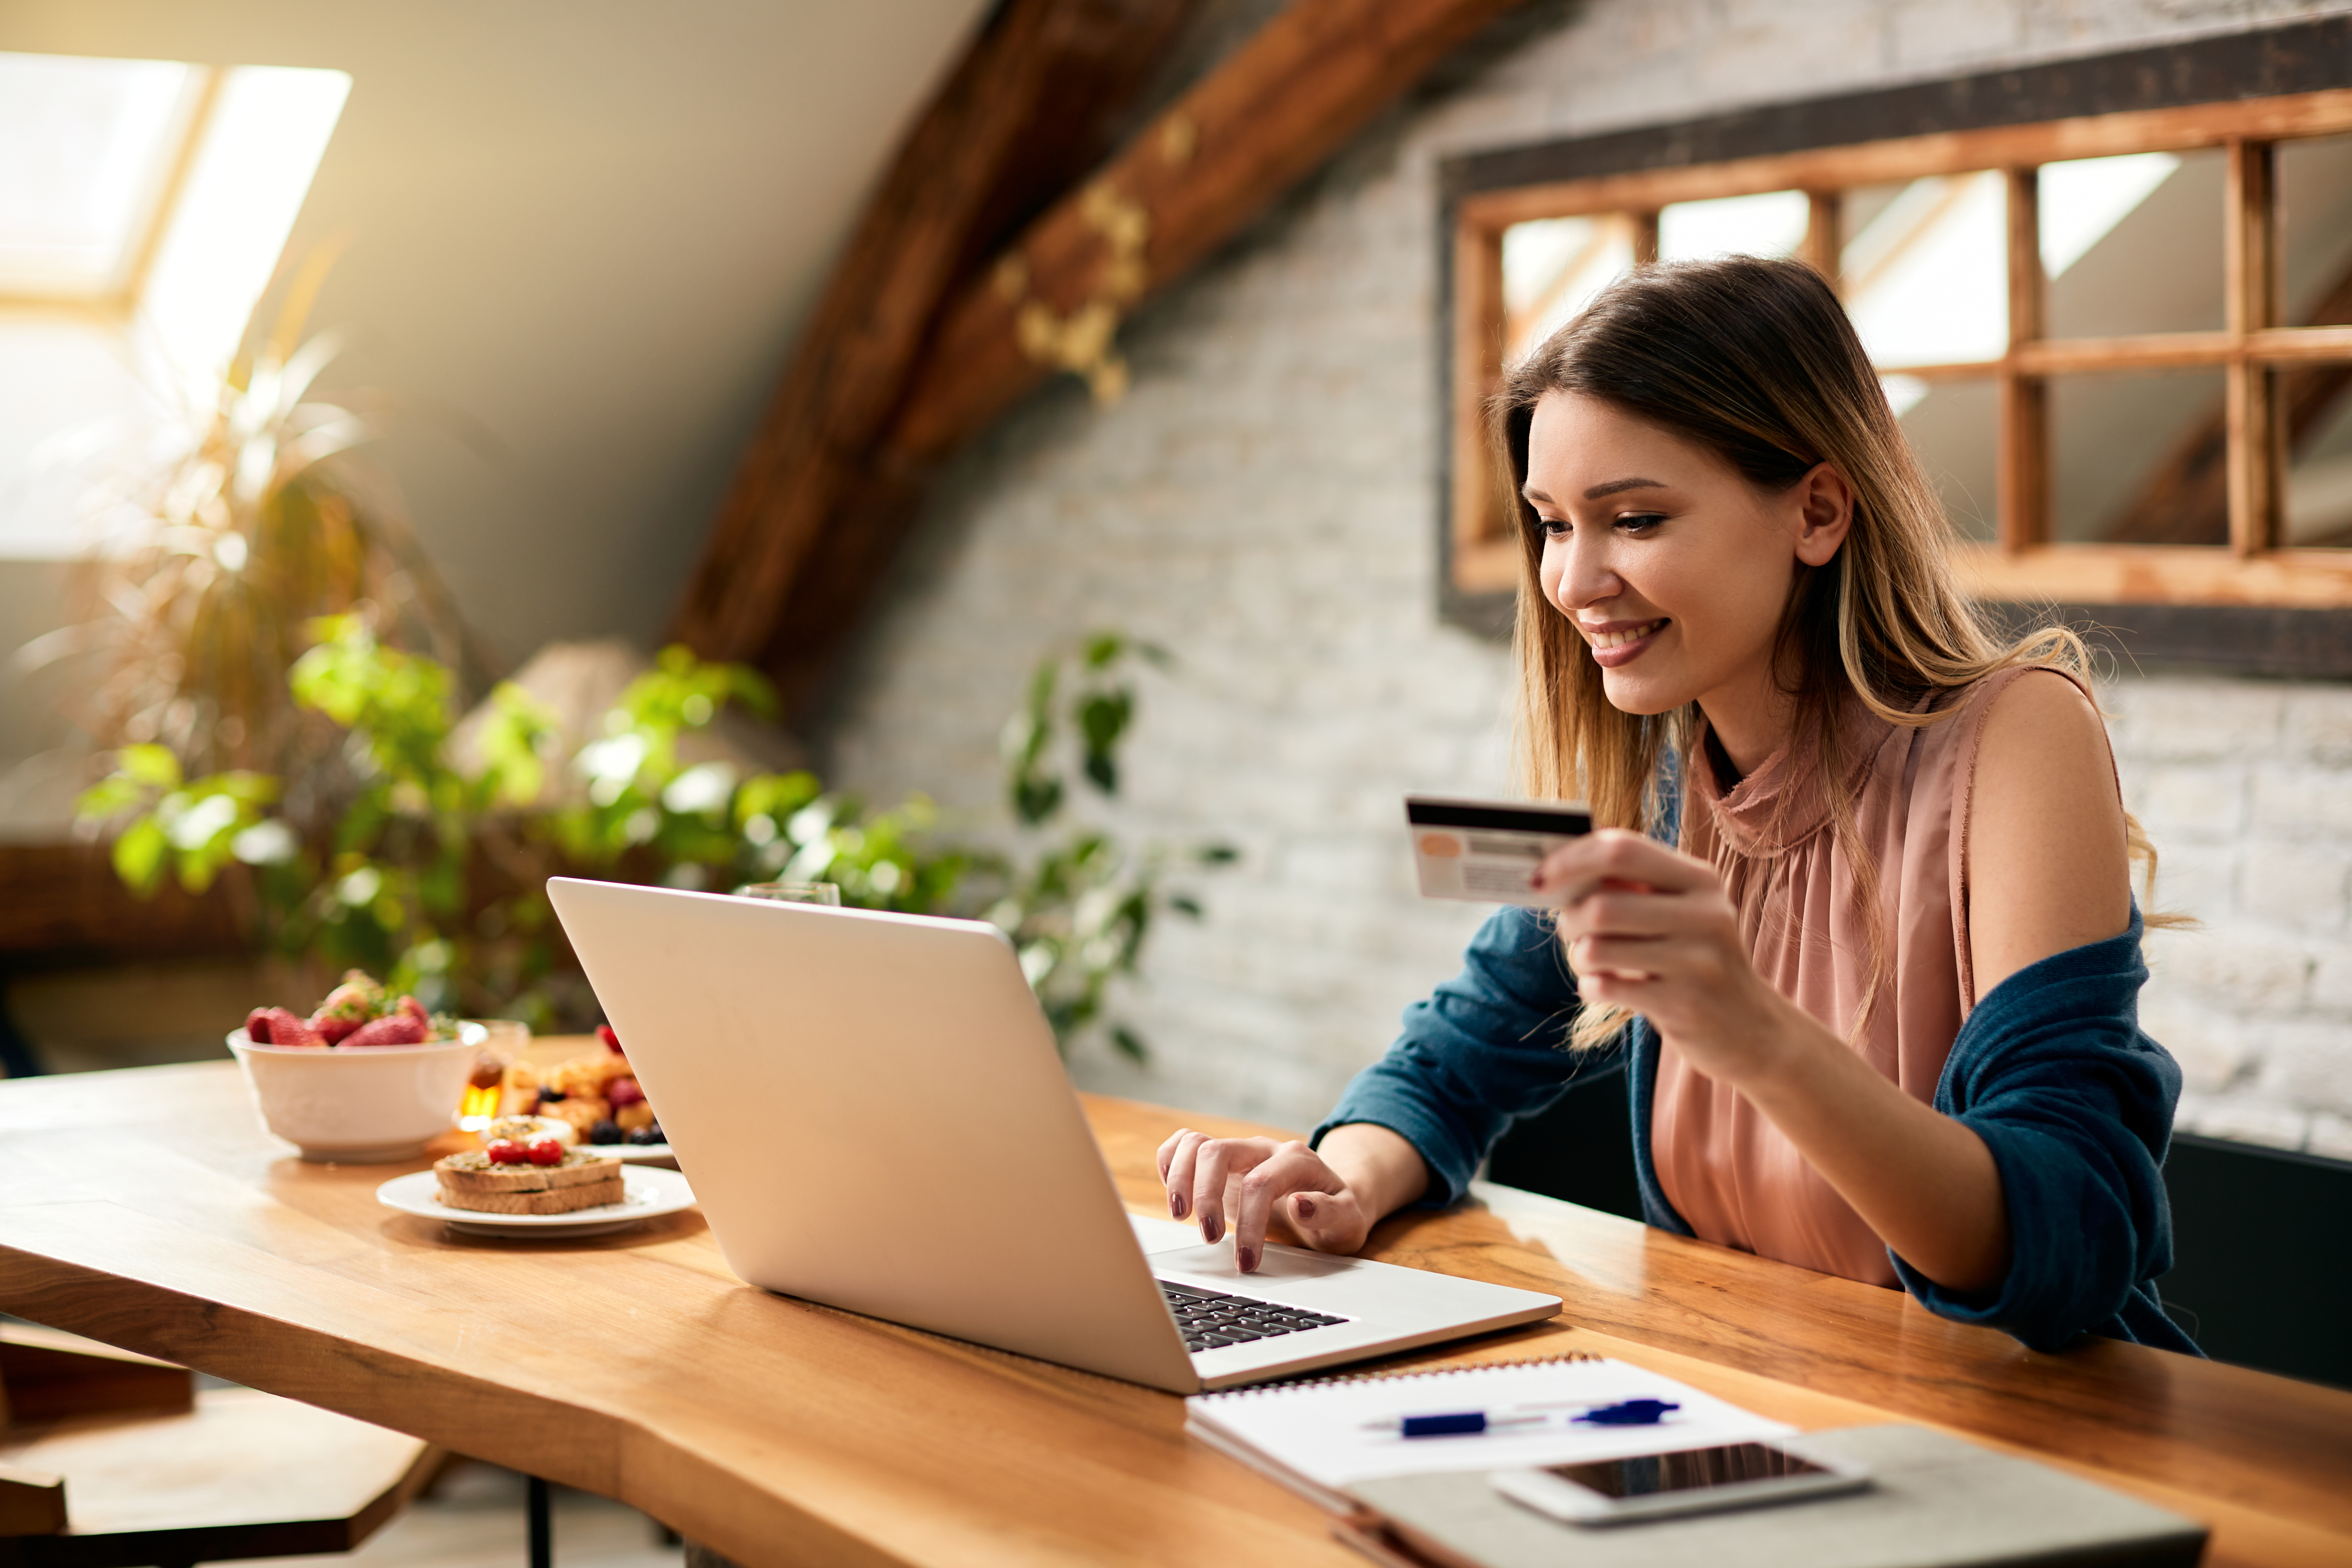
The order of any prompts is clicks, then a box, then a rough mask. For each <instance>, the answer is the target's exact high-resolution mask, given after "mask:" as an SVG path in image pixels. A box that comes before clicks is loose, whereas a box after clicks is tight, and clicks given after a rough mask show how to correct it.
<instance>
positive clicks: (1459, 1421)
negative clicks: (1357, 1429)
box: [1371, 1410, 1544, 1437]
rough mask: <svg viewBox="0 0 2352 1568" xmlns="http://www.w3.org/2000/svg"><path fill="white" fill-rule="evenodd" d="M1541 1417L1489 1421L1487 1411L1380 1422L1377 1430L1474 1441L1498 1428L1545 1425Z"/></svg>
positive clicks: (1374, 1424)
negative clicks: (1475, 1438)
mask: <svg viewBox="0 0 2352 1568" xmlns="http://www.w3.org/2000/svg"><path fill="white" fill-rule="evenodd" d="M1543 1419H1544V1418H1543V1417H1542V1416H1540V1415H1500V1416H1493V1417H1489V1416H1488V1415H1487V1414H1486V1412H1485V1411H1483V1410H1456V1411H1451V1412H1448V1413H1446V1414H1444V1415H1407V1416H1403V1417H1402V1418H1400V1419H1399V1420H1398V1421H1396V1422H1395V1423H1393V1424H1391V1423H1389V1422H1386V1421H1377V1422H1373V1423H1372V1424H1371V1427H1372V1429H1373V1430H1377V1431H1384V1432H1385V1431H1393V1432H1397V1433H1399V1434H1401V1435H1402V1436H1407V1437H1472V1436H1477V1435H1478V1434H1479V1433H1481V1432H1487V1431H1492V1430H1494V1429H1495V1428H1496V1427H1498V1426H1540V1425H1542V1423H1543Z"/></svg>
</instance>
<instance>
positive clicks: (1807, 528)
mask: <svg viewBox="0 0 2352 1568" xmlns="http://www.w3.org/2000/svg"><path fill="white" fill-rule="evenodd" d="M1792 499H1793V500H1795V501H1796V503H1797V559H1798V560H1800V561H1801V562H1803V563H1805V564H1806V565H1808V566H1826V565H1828V564H1829V563H1830V561H1831V559H1832V557H1833V556H1835V555H1836V554H1837V552H1838V547H1839V546H1840V545H1842V544H1843V543H1844V542H1845V536H1846V532H1847V531H1848V530H1849V529H1851V528H1853V485H1851V484H1849V483H1848V482H1847V481H1846V477H1845V476H1844V475H1843V474H1842V473H1840V472H1838V471H1837V469H1836V468H1833V467H1832V466H1831V465H1830V464H1827V463H1815V464H1814V465H1813V467H1812V469H1811V472H1809V473H1807V474H1806V475H1805V477H1804V478H1803V479H1799V480H1798V481H1797V485H1796V495H1795V496H1794V497H1793V498H1792Z"/></svg>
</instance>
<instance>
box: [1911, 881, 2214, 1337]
mask: <svg viewBox="0 0 2352 1568" xmlns="http://www.w3.org/2000/svg"><path fill="white" fill-rule="evenodd" d="M2138 935H2139V921H2138V918H2137V910H2135V911H2134V918H2133V921H2132V929H2131V930H2130V931H2127V932H2126V933H2125V935H2124V936H2122V937H2117V938H2114V939H2112V940H2110V941H2108V942H2095V943H2092V944H2090V945H2088V946H2085V947H2082V948H2077V949H2074V951H2072V952H2064V953H2061V954H2059V955H2057V956H2056V957H2054V958H2051V959H2045V960H2043V961H2042V963H2038V964H2034V965H2032V966H2031V967H2029V968H2027V969H2025V970H2023V971H2021V972H2020V973H2017V974H2015V975H2012V976H2011V977H2010V978H2009V979H2008V980H2005V981H2003V982H2002V983H2001V984H2000V986H1998V987H1996V988H1995V990H1994V991H1993V992H1992V993H1991V994H1990V995H1988V996H1987V997H1986V998H1985V999H1984V1001H1983V1003H1982V1004H1981V1005H1979V1007H1978V1009H1977V1014H1976V1016H1973V1017H1971V1018H1970V1019H1969V1024H1968V1026H1967V1027H1966V1028H1964V1029H1963V1030H1962V1031H1961V1036H1960V1038H1959V1039H1958V1041H1956V1042H1955V1043H1954V1045H1953V1047H1952V1055H1951V1058H1950V1060H1949V1061H1948V1064H1947V1066H1946V1068H1945V1075H1944V1080H1943V1082H1942V1084H1941V1085H1939V1087H1938V1089H1937V1110H1942V1111H1944V1112H1945V1113H1946V1114H1948V1115H1950V1116H1952V1117H1955V1118H1957V1119H1958V1121H1961V1122H1962V1123H1963V1124H1965V1125H1966V1126H1968V1127H1969V1128H1970V1129H1972V1130H1973V1131H1975V1132H1976V1134H1977V1135H1978V1136H1979V1137H1980V1138H1982V1139H1983V1140H1984V1142H1985V1147H1986V1148H1987V1149H1989V1150H1990V1152H1991V1153H1992V1158H1993V1164H1994V1166H1995V1167H1996V1168H1997V1169H1998V1170H1999V1172H2000V1184H2001V1195H2002V1198H2003V1201H2004V1203H2005V1205H2006V1207H2007V1210H2008V1218H2009V1232H2010V1263H2009V1270H2008V1273H2007V1274H2006V1276H2005V1277H2004V1278H2003V1279H2002V1280H2001V1282H2000V1285H1999V1286H1998V1287H1997V1288H1995V1289H1992V1290H1990V1291H1989V1292H1986V1293H1985V1294H1983V1295H1980V1296H1964V1295H1961V1294H1958V1293H1957V1292H1954V1291H1950V1290H1947V1289H1944V1288H1943V1287H1942V1286H1940V1285H1938V1284H1937V1283H1936V1282H1935V1281H1934V1280H1932V1279H1927V1277H1926V1276H1925V1275H1922V1274H1920V1273H1919V1272H1918V1271H1917V1270H1916V1269H1915V1268H1912V1267H1911V1266H1910V1265H1909V1264H1908V1263H1906V1262H1905V1261H1904V1260H1903V1259H1902V1258H1900V1257H1895V1258H1894V1262H1895V1271H1896V1273H1897V1274H1898V1275H1899V1276H1900V1277H1901V1278H1902V1280H1903V1284H1904V1286H1905V1288H1906V1289H1908V1290H1909V1291H1910V1292H1911V1293H1912V1295H1914V1296H1916V1298H1918V1300H1920V1301H1921V1302H1922V1303H1923V1304H1925V1305H1926V1306H1927V1307H1928V1308H1929V1309H1930V1310H1933V1311H1935V1312H1937V1314H1939V1315H1941V1316H1943V1317H1947V1318H1951V1319H1954V1320H1956V1321H1960V1322H1972V1323H1982V1324H1986V1325H1988V1326H1990V1327H1993V1328H1998V1329H2001V1330H2004V1331H2007V1332H2009V1333H2010V1334H2011V1335H2014V1336H2015V1337H2016V1338H2017V1339H2019V1340H2021V1341H2022V1342H2024V1343H2026V1344H2027V1345H2029V1346H2032V1348H2034V1349H2036V1350H2054V1349H2056V1348H2057V1347H2058V1346H2060V1345H2063V1344H2064V1343H2065V1342H2067V1341H2068V1340H2070V1339H2072V1338H2073V1337H2074V1335H2075V1334H2076V1333H2079V1332H2081V1331H2084V1330H2092V1331H2105V1332H2114V1331H2115V1330H2114V1328H2113V1326H2112V1324H2113V1322H2114V1321H2116V1320H2118V1319H2120V1320H2121V1321H2123V1322H2124V1323H2125V1325H2126V1328H2129V1327H2130V1326H2131V1325H2132V1324H2133V1323H2134V1322H2135V1321H2137V1320H2139V1319H2146V1320H2147V1321H2149V1322H2151V1323H2153V1324H2154V1326H2155V1330H2156V1334H2157V1342H2160V1343H2161V1342H2167V1341H2166V1340H2165V1338H2164V1337H2163V1336H2164V1335H2165V1334H2166V1332H2167V1331H2170V1333H2171V1334H2172V1335H2174V1336H2176V1337H2178V1339H2179V1343H2178V1344H2177V1345H2175V1346H2174V1347H2173V1348H2182V1349H2189V1350H2191V1351H2193V1350H2194V1346H2193V1345H2189V1343H2188V1342H2187V1341H2186V1337H2185V1336H2178V1331H2177V1330H2171V1328H2170V1325H2169V1323H2168V1322H2165V1321H2161V1319H2160V1310H2157V1311H2148V1310H2139V1309H2142V1308H2145V1307H2147V1306H2148V1304H2149V1303H2151V1302H2152V1301H2153V1299H2154V1296H2153V1292H2152V1291H2150V1290H2147V1289H2146V1282H2147V1281H2149V1280H2152V1279H2156V1278H2157V1277H2158V1276H2159V1275H2161V1274H2163V1273H2164V1272H2165V1271H2166V1270H2167V1269H2168V1268H2171V1267H2172V1226H2171V1215H2170V1212H2169V1208H2168V1205H2167V1203H2166V1201H2165V1190H2164V1177H2163V1172H2162V1166H2163V1163H2164V1152H2165V1146H2166V1144H2167V1142H2168V1140H2169V1137H2170V1133H2171V1125H2172V1110H2173V1105H2174V1102H2175V1100H2177V1099H2178V1097H2179V1092H2180V1069H2179V1067H2178V1066H2177V1065H2175V1063H2174V1062H2173V1060H2172V1058H2171V1057H2170V1056H2169V1055H2168V1054H2167V1053H2166V1052H2165V1050H2164V1048H2163V1047H2161V1046H2159V1045H2158V1044H2157V1043H2156V1042H2155V1041H2154V1040H2152V1039H2149V1038H2148V1037H2147V1036H2146V1035H2145V1034H2143V1033H2141V1032H2140V1030H2139V1028H2138V1026H2137V1020H2136V1018H2135V1016H2134V1009H2133V1006H2132V1001H2133V998H2134V996H2135V994H2136V993H2137V990H2138V988H2139V984H2140V982H2141V981H2143V980H2144V979H2145V978H2146V976H2147V971H2146V970H2145V969H2144V968H2143V967H2141V964H2140V960H2139V954H2138V948H2137V940H2138ZM2136 1295H2144V1296H2146V1297H2147V1299H2148V1300H2147V1302H2140V1301H2135V1300H2134V1298H2135V1296H2136ZM2129 1337H2133V1338H2142V1339H2146V1338H2148V1337H2149V1335H2148V1333H2147V1331H2146V1330H2144V1329H2143V1330H2140V1331H2134V1332H2132V1333H2131V1334H2130V1335H2129Z"/></svg>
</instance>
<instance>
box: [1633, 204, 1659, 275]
mask: <svg viewBox="0 0 2352 1568" xmlns="http://www.w3.org/2000/svg"><path fill="white" fill-rule="evenodd" d="M1625 216H1626V219H1627V221H1629V222H1630V223H1631V224H1632V225H1633V265H1634V266H1636V267H1647V266H1648V265H1650V263H1652V262H1653V261H1655V260H1656V259H1657V258H1658V212H1657V209H1656V208H1655V207H1653V208H1651V209H1650V210H1649V211H1647V212H1636V213H1627V214H1626V215H1625Z"/></svg>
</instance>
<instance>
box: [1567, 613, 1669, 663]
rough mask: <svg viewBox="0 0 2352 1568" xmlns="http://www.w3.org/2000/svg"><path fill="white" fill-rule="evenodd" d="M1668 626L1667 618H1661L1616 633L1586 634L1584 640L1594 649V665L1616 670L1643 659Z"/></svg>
mask: <svg viewBox="0 0 2352 1568" xmlns="http://www.w3.org/2000/svg"><path fill="white" fill-rule="evenodd" d="M1667 625H1668V620H1667V618H1666V617H1664V616H1661V617H1660V618H1659V619H1657V620H1654V621H1643V622H1640V623H1638V624H1636V625H1633V626H1626V627H1623V628H1622V629H1619V630H1615V631H1604V632H1590V631H1589V632H1586V633H1585V634H1584V640H1585V641H1586V642H1587V643H1588V644H1590V645H1591V648H1592V662H1593V663H1595V664H1597V665H1599V666H1601V668H1603V669H1615V668H1619V667H1620V666H1622V665H1627V664H1631V663H1633V661H1634V660H1635V659H1637V658H1641V657H1642V655H1643V653H1644V652H1646V651H1647V650H1648V648H1649V647H1650V645H1651V644H1652V643H1654V642H1655V641H1656V640H1657V639H1658V634H1659V633H1660V632H1663V631H1664V630H1665V629H1666V626H1667Z"/></svg>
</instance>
